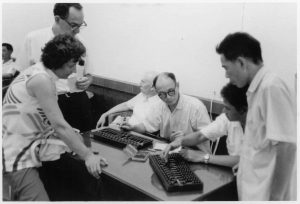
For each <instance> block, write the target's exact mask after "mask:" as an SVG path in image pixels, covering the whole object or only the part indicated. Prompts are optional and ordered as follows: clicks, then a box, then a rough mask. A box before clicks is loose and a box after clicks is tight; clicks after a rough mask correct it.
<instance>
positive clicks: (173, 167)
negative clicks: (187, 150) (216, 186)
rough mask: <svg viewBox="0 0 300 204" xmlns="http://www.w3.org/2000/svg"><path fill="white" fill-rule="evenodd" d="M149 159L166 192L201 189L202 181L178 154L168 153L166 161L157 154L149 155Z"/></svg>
mask: <svg viewBox="0 0 300 204" xmlns="http://www.w3.org/2000/svg"><path fill="white" fill-rule="evenodd" d="M149 159H150V165H151V167H152V169H153V171H154V172H155V173H156V175H157V176H158V178H159V180H160V181H161V183H162V185H163V187H164V189H165V190H166V191H167V192H180V191H193V190H199V191H201V190H202V188H203V183H202V181H201V180H200V179H199V178H198V177H197V176H196V174H195V173H194V172H193V171H192V170H191V169H190V168H189V166H188V163H187V161H185V160H184V158H183V157H182V156H181V155H180V154H178V153H173V154H170V155H169V157H168V162H167V163H166V162H165V161H164V160H163V159H161V158H160V156H159V155H151V156H150V157H149Z"/></svg>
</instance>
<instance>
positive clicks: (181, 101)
mask: <svg viewBox="0 0 300 204" xmlns="http://www.w3.org/2000/svg"><path fill="white" fill-rule="evenodd" d="M178 97H179V100H178V103H177V106H176V108H175V109H182V108H183V103H184V100H183V95H181V94H178Z"/></svg>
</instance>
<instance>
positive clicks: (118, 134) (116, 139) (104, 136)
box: [91, 128, 152, 150]
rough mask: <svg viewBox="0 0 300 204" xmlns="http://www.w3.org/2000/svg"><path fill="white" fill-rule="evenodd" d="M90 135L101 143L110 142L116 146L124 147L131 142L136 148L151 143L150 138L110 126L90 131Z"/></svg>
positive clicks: (144, 146) (147, 145) (141, 147)
mask: <svg viewBox="0 0 300 204" xmlns="http://www.w3.org/2000/svg"><path fill="white" fill-rule="evenodd" d="M91 134H92V137H93V138H94V139H95V140H98V141H100V142H103V143H107V144H110V145H112V146H114V147H117V148H124V147H126V145H128V144H131V145H133V146H134V147H135V148H136V149H138V150H139V149H143V148H146V147H149V146H151V145H152V140H151V139H147V138H144V137H139V136H136V135H133V134H130V133H129V132H127V131H119V130H115V129H112V128H105V129H101V130H97V131H95V132H92V133H91Z"/></svg>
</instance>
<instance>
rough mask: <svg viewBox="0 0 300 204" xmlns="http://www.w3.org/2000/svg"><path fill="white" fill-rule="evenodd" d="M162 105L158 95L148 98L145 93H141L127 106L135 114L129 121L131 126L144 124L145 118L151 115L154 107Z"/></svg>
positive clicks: (127, 103)
mask: <svg viewBox="0 0 300 204" xmlns="http://www.w3.org/2000/svg"><path fill="white" fill-rule="evenodd" d="M159 103H162V101H161V100H160V98H159V97H158V96H157V95H154V96H151V97H148V96H146V95H145V94H143V93H139V94H138V95H136V96H135V97H133V98H132V99H130V100H129V101H127V102H126V105H127V106H128V107H129V108H130V109H132V111H133V113H132V116H131V117H130V119H129V121H128V122H129V124H131V125H137V124H139V123H143V121H144V120H145V118H146V117H147V116H148V115H149V114H151V110H152V107H153V106H154V107H156V106H158V104H159Z"/></svg>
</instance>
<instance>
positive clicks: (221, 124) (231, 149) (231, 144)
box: [201, 113, 244, 156]
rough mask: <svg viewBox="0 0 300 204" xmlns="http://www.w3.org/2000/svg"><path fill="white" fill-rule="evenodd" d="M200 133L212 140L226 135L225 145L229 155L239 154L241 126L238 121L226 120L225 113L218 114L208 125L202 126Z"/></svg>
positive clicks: (241, 137) (241, 135)
mask: <svg viewBox="0 0 300 204" xmlns="http://www.w3.org/2000/svg"><path fill="white" fill-rule="evenodd" d="M201 133H202V134H203V135H204V136H205V137H206V138H208V139H209V140H212V141H215V140H216V139H218V138H220V137H222V136H224V135H227V139H226V145H227V150H228V153H229V155H232V156H239V155H240V149H241V147H242V142H243V135H244V132H243V128H242V126H241V123H240V122H238V121H230V120H228V118H227V116H226V114H225V113H222V114H221V115H219V116H218V117H217V118H216V120H215V121H213V122H212V123H210V124H209V125H208V126H206V127H203V128H202V129H201Z"/></svg>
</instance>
